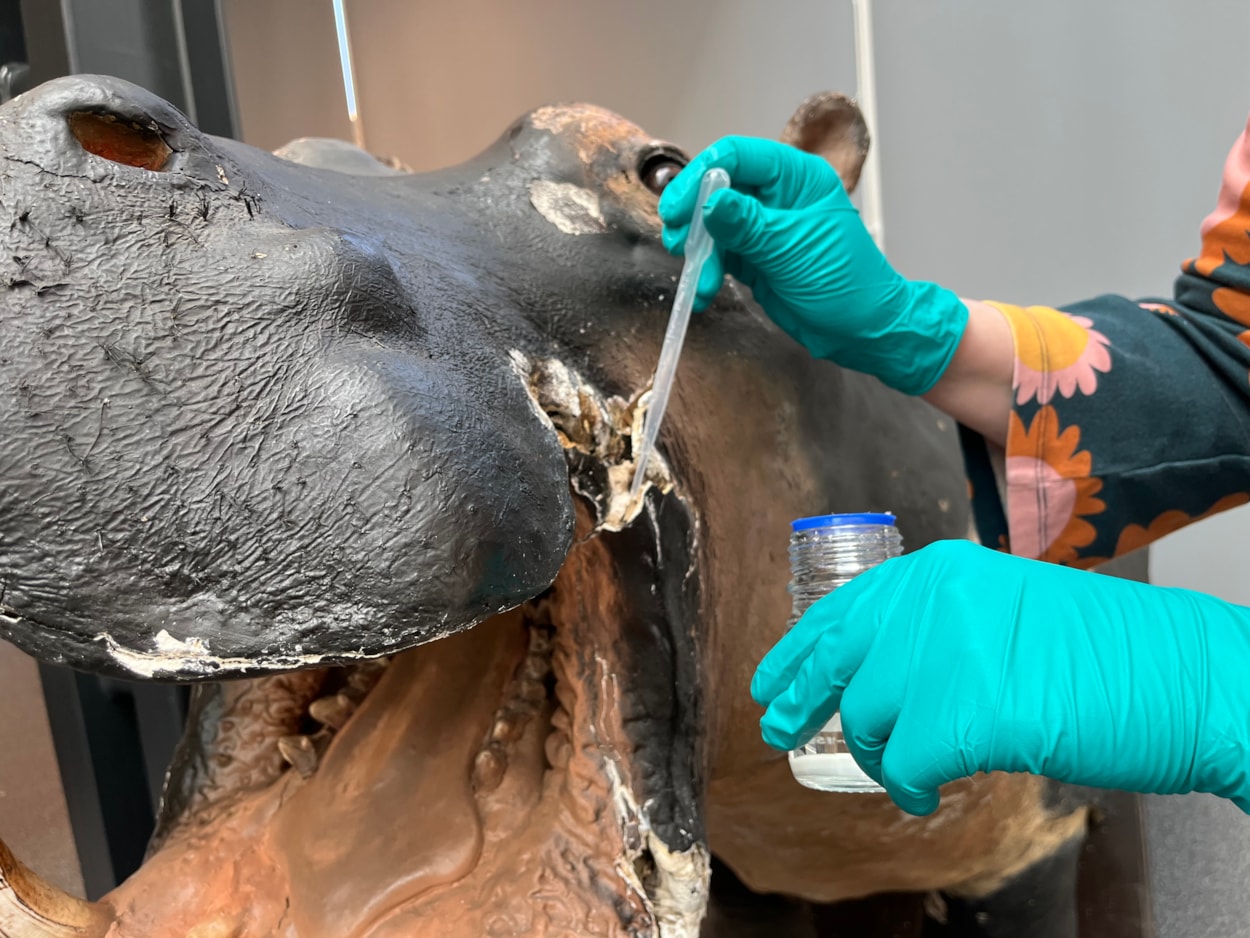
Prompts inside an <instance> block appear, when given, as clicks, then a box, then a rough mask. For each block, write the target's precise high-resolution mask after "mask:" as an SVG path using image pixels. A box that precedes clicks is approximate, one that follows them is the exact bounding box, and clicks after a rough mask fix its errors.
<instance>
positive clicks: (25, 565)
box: [0, 77, 572, 680]
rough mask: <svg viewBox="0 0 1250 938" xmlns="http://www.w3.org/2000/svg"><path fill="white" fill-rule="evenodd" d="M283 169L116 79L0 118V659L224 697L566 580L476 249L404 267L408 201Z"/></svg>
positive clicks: (540, 471)
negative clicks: (227, 683) (35, 659)
mask: <svg viewBox="0 0 1250 938" xmlns="http://www.w3.org/2000/svg"><path fill="white" fill-rule="evenodd" d="M295 169H298V168H293V167H292V164H290V163H286V162H284V161H282V160H279V159H277V158H276V157H274V156H272V155H270V154H266V153H262V152H260V151H257V150H254V149H252V148H250V147H246V146H243V145H241V144H237V143H233V142H231V141H225V140H220V139H217V138H212V137H209V136H206V135H204V134H201V133H200V132H199V131H197V130H195V129H194V128H193V127H191V126H190V125H189V124H188V122H187V121H186V119H185V118H184V117H183V116H182V115H181V114H179V113H178V111H177V110H176V109H175V108H173V107H172V106H171V105H169V104H168V103H166V102H164V101H162V100H161V99H159V98H157V97H155V96H153V95H151V94H149V93H147V92H145V91H143V90H142V89H139V88H137V87H135V86H133V85H129V84H127V83H125V82H121V81H118V80H114V79H107V78H94V77H75V78H67V79H62V80H60V81H57V82H53V83H50V84H48V85H45V86H42V87H41V88H39V89H37V90H35V91H32V92H30V93H28V94H26V95H23V96H21V97H19V98H16V99H14V100H13V101H11V102H9V103H8V104H6V105H4V106H3V107H0V241H3V250H2V251H0V427H3V429H4V443H3V445H2V446H0V636H2V637H4V638H7V639H10V640H12V641H13V642H15V643H16V644H18V645H19V646H21V647H23V648H25V649H26V650H28V651H30V652H32V653H34V654H36V655H38V656H39V657H41V658H43V659H44V660H51V661H61V662H65V663H68V664H71V665H74V666H78V667H84V668H88V669H91V670H96V671H101V672H106V673H114V674H120V675H124V676H132V677H134V676H138V677H159V678H180V679H188V680H195V679H215V678H221V677H225V676H231V675H238V674H247V673H258V672H263V671H270V670H275V669H290V668H293V667H303V666H311V665H315V664H329V663H334V662H344V661H349V660H353V659H355V658H360V657H368V656H374V655H381V654H387V653H390V652H391V651H395V650H398V649H400V648H404V647H409V646H411V645H415V644H419V643H421V642H424V641H429V640H432V639H435V638H439V637H442V636H444V635H446V634H449V633H451V632H455V631H459V630H462V629H465V628H468V627H470V626H472V625H473V624H474V623H476V622H478V621H480V620H481V619H483V618H485V617H487V616H489V615H492V614H494V613H497V612H499V611H501V610H502V609H506V608H510V607H512V606H514V605H517V604H519V603H521V602H524V601H525V600H527V599H529V598H531V597H532V596H534V595H535V594H537V593H539V592H541V591H542V590H543V589H544V588H546V587H547V586H548V585H549V584H550V583H551V581H552V580H553V579H554V578H555V575H556V573H557V571H558V570H559V567H560V565H561V563H562V561H563V558H564V556H565V553H566V552H567V550H568V546H569V543H570V541H571V530H572V506H571V502H570V495H569V488H568V470H567V466H566V462H565V457H564V452H563V450H562V449H561V447H560V444H559V441H558V440H557V438H556V435H555V434H554V432H553V431H552V429H551V427H550V424H549V423H546V422H544V420H543V419H542V415H541V414H538V413H536V412H535V409H534V405H533V402H532V400H531V399H530V397H529V396H528V393H527V390H526V388H525V386H524V384H523V382H522V381H521V380H520V379H519V378H518V376H517V375H516V372H515V366H514V364H513V363H512V361H511V359H510V358H509V355H508V351H509V348H508V346H509V341H510V340H509V338H508V336H507V334H506V330H503V331H502V332H501V330H498V329H496V330H495V331H494V332H493V333H488V332H487V331H486V330H485V329H484V328H483V327H482V326H481V324H480V323H481V318H482V313H481V310H482V309H483V308H484V307H486V306H488V305H490V304H492V303H497V302H499V298H498V296H492V295H487V294H486V293H483V292H482V291H483V289H485V286H483V282H482V279H481V278H480V277H479V276H477V275H476V274H474V273H473V271H472V270H469V269H468V268H467V267H466V265H465V264H464V263H462V262H461V261H460V260H458V259H457V256H455V254H454V252H455V250H459V249H458V248H457V247H456V245H457V244H458V243H459V242H458V241H457V238H461V239H463V238H465V237H468V235H467V234H465V232H469V233H471V232H472V231H473V229H472V227H471V226H470V225H467V224H466V223H464V222H463V221H457V220H456V219H454V218H453V219H451V220H449V221H446V222H445V223H444V227H443V228H442V237H440V238H439V239H438V240H437V245H434V242H433V239H432V238H431V240H430V241H425V240H422V238H424V236H425V235H424V231H421V230H419V234H420V237H415V238H414V239H413V240H411V241H410V242H408V243H404V244H392V243H388V242H386V241H385V240H384V239H379V238H377V237H370V236H369V235H368V232H369V229H370V223H371V222H373V221H374V220H375V219H376V217H377V215H378V214H379V213H380V212H381V211H384V210H385V209H384V206H385V205H386V204H388V200H391V199H392V198H393V193H391V192H387V193H383V194H382V195H379V196H378V199H379V201H378V203H377V204H376V205H370V204H363V203H362V202H361V199H360V195H359V193H358V192H357V190H355V189H353V186H354V185H355V183H353V182H352V180H351V179H350V178H349V177H346V176H341V175H340V174H325V176H326V178H321V177H312V176H310V175H309V171H304V172H303V174H302V175H298V176H296V175H291V174H292V173H293V172H295ZM331 175H333V176H335V177H336V179H338V180H342V182H336V181H335V180H333V179H329V178H328V177H329V176H331ZM259 180H264V182H263V183H262V182H260V181H259ZM394 184H395V185H404V186H411V187H414V188H413V190H412V192H413V193H415V195H414V196H413V197H412V198H411V200H410V201H413V202H415V203H416V204H418V205H424V204H426V203H422V202H421V201H420V197H421V192H422V191H423V190H422V189H421V187H422V185H423V184H422V182H421V180H420V178H419V177H407V178H404V179H402V180H397V181H396V182H395V183H394ZM335 185H337V186H339V188H337V189H336V188H334V186H335ZM428 204H429V206H430V207H429V209H428V211H427V212H426V214H427V215H430V217H433V214H434V212H435V210H436V205H435V203H434V202H432V201H431V202H429V203H428ZM430 224H433V223H432V222H431V223H430ZM448 252H452V253H450V254H449V253H448ZM475 291H476V292H475Z"/></svg>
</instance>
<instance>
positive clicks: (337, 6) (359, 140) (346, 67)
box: [331, 0, 365, 150]
mask: <svg viewBox="0 0 1250 938" xmlns="http://www.w3.org/2000/svg"><path fill="white" fill-rule="evenodd" d="M331 2H332V3H333V4H334V27H335V31H336V32H337V33H338V38H339V65H340V66H341V67H342V69H343V92H344V94H345V95H346V96H347V119H348V120H350V121H351V122H352V137H353V139H354V141H355V143H356V146H358V147H360V148H361V149H362V150H363V149H364V148H365V130H364V127H363V126H362V124H361V122H360V110H359V108H358V107H357V106H356V72H355V68H354V67H353V65H352V42H351V37H350V35H349V34H348V32H347V10H346V8H345V0H331Z"/></svg>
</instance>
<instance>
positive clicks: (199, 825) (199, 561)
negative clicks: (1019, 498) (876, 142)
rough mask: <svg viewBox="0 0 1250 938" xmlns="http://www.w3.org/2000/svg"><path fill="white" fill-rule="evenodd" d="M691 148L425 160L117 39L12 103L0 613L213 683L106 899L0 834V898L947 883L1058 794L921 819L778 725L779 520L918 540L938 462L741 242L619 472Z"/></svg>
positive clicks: (566, 134) (494, 917)
mask: <svg viewBox="0 0 1250 938" xmlns="http://www.w3.org/2000/svg"><path fill="white" fill-rule="evenodd" d="M784 139H786V140H787V141H788V142H790V143H792V144H793V145H795V146H801V147H803V148H805V149H809V150H813V151H817V152H821V153H824V154H825V155H826V156H827V158H829V159H830V160H831V162H833V163H834V165H835V166H836V167H837V168H838V169H839V171H840V172H841V173H842V174H843V178H844V179H846V180H847V182H848V185H853V184H854V181H855V178H856V177H857V175H858V172H859V167H860V164H861V162H862V159H863V156H864V153H865V152H866V149H867V135H866V133H865V132H864V128H863V124H862V121H861V119H860V118H859V114H858V111H857V110H856V109H855V108H854V105H853V104H851V103H850V102H849V101H847V100H846V99H845V98H842V97H840V96H836V95H822V96H817V97H814V98H813V99H810V100H809V101H808V102H806V103H805V104H804V105H803V106H802V107H800V109H799V110H798V111H797V112H796V113H795V115H794V116H793V118H792V119H791V121H790V123H789V124H788V125H787V127H786V129H785V132H784ZM685 159H686V157H685V156H684V155H683V154H682V152H681V151H680V150H679V149H677V148H676V147H674V146H672V145H670V144H667V143H664V142H661V141H657V140H654V139H652V138H651V137H650V136H649V135H647V134H646V133H645V132H644V131H643V130H642V129H640V128H638V127H636V126H634V125H633V124H631V123H629V122H628V121H626V120H624V119H622V118H620V117H617V116H616V115H614V114H611V113H608V112H606V111H603V110H600V109H598V108H595V107H590V106H570V107H550V108H543V109H540V110H537V111H535V112H533V113H531V114H529V115H527V116H525V117H523V118H522V119H520V120H519V121H517V122H516V123H515V124H514V125H513V126H512V127H511V128H509V129H508V130H507V131H506V132H505V133H504V135H503V136H502V137H501V138H500V140H499V142H498V143H497V144H495V145H494V146H492V147H491V148H490V149H488V150H487V151H486V152H485V153H483V154H482V155H480V156H478V157H476V158H475V159H473V160H470V161H469V162H467V163H465V164H463V165H460V166H456V167H452V168H448V169H445V170H442V171H439V172H432V173H428V174H422V175H413V174H409V173H405V172H402V171H400V170H399V169H396V168H395V167H393V166H388V165H384V164H382V163H380V162H378V161H375V160H373V159H372V158H371V157H369V156H368V155H367V154H364V153H363V152H361V151H356V150H353V149H352V148H349V147H346V146H345V145H342V144H334V143H331V142H326V141H316V140H303V141H299V142H297V143H295V144H292V145H291V146H290V147H288V148H287V149H286V150H285V151H281V152H280V153H279V154H277V155H274V154H270V153H265V152H261V151H259V150H256V149H253V148H250V147H247V146H244V145H242V144H238V143H234V142H230V141H226V140H221V139H216V138H212V137H208V136H206V135H204V134H201V133H200V132H199V131H197V130H196V129H194V128H193V127H192V126H191V125H190V124H188V122H187V121H186V119H185V118H183V117H182V116H181V115H180V114H179V113H178V112H177V111H175V110H174V109H173V108H172V107H171V106H170V105H168V104H167V103H165V102H164V101H162V100H160V99H158V98H156V97H154V96H152V95H150V94H148V93H146V92H144V91H142V90H141V89H138V88H136V87H134V86H131V85H129V84H126V83H124V82H120V81H116V80H111V79H105V78H93V77H76V78H72V79H63V80H59V81H56V82H52V83H50V84H47V85H44V86H42V87H40V88H37V89H35V90H33V91H31V92H29V93H27V94H25V95H23V96H21V97H19V98H17V99H15V100H14V101H12V102H10V103H8V104H6V105H4V106H3V108H0V211H2V212H3V219H2V220H0V221H2V222H3V224H0V232H2V234H0V238H2V239H3V242H4V250H3V252H2V253H0V290H2V291H3V300H2V301H0V426H3V428H4V442H3V445H2V446H0V635H3V637H4V638H6V639H8V640H10V641H12V642H14V643H15V644H17V645H18V646H19V647H21V648H23V649H24V650H26V651H27V652H29V653H30V654H32V655H34V656H36V657H37V658H39V659H41V660H43V661H47V662H53V663H58V664H64V665H69V666H72V667H75V668H80V669H85V670H89V671H94V672H98V673H101V674H111V675H118V676H122V677H126V678H139V679H148V678H150V679H157V680H173V681H186V682H195V683H197V684H198V686H197V687H196V688H195V691H194V695H193V707H192V718H191V721H190V725H189V727H188V730H187V733H186V736H185V737H184V739H183V741H182V744H181V746H180V748H179V751H178V754H177V756H176V758H175V761H174V764H173V766H172V767H171V770H170V773H169V778H168V783H167V786H166V791H165V794H164V799H163V807H162V812H161V817H160V818H159V823H158V830H157V834H156V836H155V838H154V840H153V843H152V845H151V849H150V851H149V855H148V858H147V860H146V862H145V864H144V866H143V867H142V868H141V869H140V870H139V871H138V872H137V873H136V874H135V875H133V876H132V877H131V878H130V879H129V880H128V881H127V882H125V883H123V884H122V885H121V886H120V887H118V888H117V889H116V890H114V891H113V892H112V893H110V894H109V895H107V896H105V897H104V898H103V899H102V900H101V901H99V902H95V903H90V904H88V903H83V902H80V901H77V900H74V899H72V898H70V897H68V896H66V895H63V894H60V893H58V892H56V891H55V890H54V889H52V888H51V887H49V886H47V885H46V884H44V883H42V882H41V881H40V880H39V879H38V878H37V877H36V876H35V875H34V874H33V873H31V872H30V871H29V870H27V869H26V868H25V867H23V866H22V865H21V864H20V863H19V862H18V861H17V860H16V859H15V858H13V857H12V856H11V855H10V854H9V853H8V852H7V851H5V850H3V848H2V846H0V935H5V936H10V938H13V936H21V938H25V936H34V935H43V936H47V935H51V936H92V938H95V936H105V935H107V936H109V938H165V936H170V938H172V936H179V938H182V936H193V938H265V936H282V938H296V936H298V938H366V936H367V938H392V936H480V935H489V936H510V935H547V936H573V935H602V936H668V938H677V936H694V935H698V934H700V930H701V929H702V933H703V934H715V935H731V934H736V932H735V931H734V925H733V923H732V922H729V921H725V920H723V919H722V920H721V923H720V924H719V925H718V924H716V923H715V922H714V921H713V919H712V918H711V917H708V916H706V913H707V907H708V896H709V880H710V879H711V871H712V868H713V864H714V863H715V865H716V868H717V870H721V869H723V870H725V871H726V872H725V874H724V875H726V876H730V875H731V872H730V871H732V876H733V877H735V878H736V879H737V880H740V881H741V882H742V883H744V884H745V885H746V886H747V887H749V888H750V889H751V890H754V891H756V892H759V893H779V894H784V895H785V896H789V897H795V898H796V899H799V900H804V901H807V902H814V903H827V902H834V901H838V900H842V899H847V898H851V897H858V896H865V895H870V894H873V893H881V892H887V891H941V892H944V893H945V894H946V895H948V896H974V897H975V896H983V895H989V894H992V893H993V892H994V891H995V890H996V889H999V888H1000V887H1001V885H1002V884H1003V883H1008V882H1011V881H1013V878H1014V877H1017V876H1018V875H1020V874H1021V872H1022V871H1025V870H1027V869H1029V868H1030V867H1032V866H1033V865H1035V864H1036V863H1038V862H1041V861H1044V860H1046V859H1047V858H1048V857H1051V856H1052V855H1054V854H1055V853H1056V852H1057V851H1059V850H1061V849H1064V848H1065V846H1066V845H1069V844H1071V843H1072V842H1073V841H1074V839H1076V838H1079V837H1080V836H1081V832H1082V830H1083V828H1084V825H1085V811H1084V810H1083V809H1081V808H1079V807H1077V808H1075V809H1073V808H1059V807H1057V806H1056V803H1055V802H1054V801H1053V799H1052V797H1051V794H1052V793H1051V792H1050V790H1049V788H1048V787H1047V785H1046V783H1044V782H1043V781H1042V780H1040V779H1036V778H1032V777H1028V776H997V775H996V776H982V777H978V778H976V779H973V780H969V781H964V782H960V783H956V784H953V785H951V786H950V787H949V788H948V789H947V790H946V791H945V793H944V799H943V807H942V808H941V810H939V812H938V813H937V814H936V815H934V816H932V817H930V818H924V819H918V818H911V817H909V816H906V815H904V814H902V813H900V812H899V811H898V810H896V809H895V808H894V807H892V805H891V804H890V803H889V801H888V799H886V798H885V797H884V796H878V795H846V796H837V795H827V794H819V793H815V792H810V791H807V790H805V789H802V788H800V787H799V786H798V785H797V784H796V783H795V782H794V781H793V779H792V778H791V776H790V771H789V767H788V764H787V761H786V759H785V757H784V755H782V754H779V753H776V752H773V751H772V750H770V749H768V748H767V747H766V746H765V745H764V744H763V742H762V741H761V740H760V737H759V733H758V730H757V725H756V724H757V720H758V718H759V715H760V714H759V710H758V708H757V707H756V706H755V704H754V703H753V702H752V701H751V699H750V697H749V695H748V693H747V687H748V683H749V679H750V675H751V673H752V671H753V668H754V666H755V663H756V662H757V661H758V660H759V659H760V657H761V656H762V655H763V654H764V652H765V651H766V650H767V649H768V648H769V647H770V646H771V645H772V644H773V643H774V642H775V641H776V640H777V638H778V637H779V636H780V634H781V632H782V630H783V628H784V625H785V622H786V617H787V612H788V596H787V593H786V588H785V587H786V582H787V579H788V566H787V556H786V541H787V536H788V527H787V525H788V522H789V521H790V520H791V519H793V518H795V517H799V516H802V515H809V514H816V513H822V512H828V511H854V510H872V509H892V510H894V511H895V512H897V513H898V516H899V523H900V527H901V529H902V532H903V536H904V538H905V542H906V544H907V546H908V547H910V548H916V547H919V546H921V545H923V544H925V543H927V542H930V541H932V540H935V539H937V538H943V537H963V536H967V535H968V531H969V512H968V507H967V504H966V501H967V499H966V483H965V480H964V476H963V472H962V463H961V460H960V455H959V448H958V442H957V439H956V430H955V428H954V427H953V426H952V425H950V424H949V423H948V422H947V421H945V420H943V419H942V418H941V417H940V416H939V415H938V414H937V413H936V412H935V411H933V410H931V409H929V408H928V407H927V406H926V405H924V404H923V403H920V402H917V401H914V400H909V399H904V398H903V397H901V396H899V395H896V394H894V393H893V392H891V391H889V390H887V389H885V388H884V387H883V386H881V385H880V384H878V383H876V382H875V381H873V380H871V379H869V378H865V377H862V376H858V375H855V374H850V373H846V372H844V371H841V370H839V369H838V368H837V367H835V366H834V365H832V364H829V363H826V362H820V361H815V360H813V359H811V358H810V357H809V356H808V355H807V354H806V353H805V352H804V351H803V350H802V349H801V348H800V347H798V346H797V345H796V344H794V343H793V342H792V341H790V340H789V339H788V338H787V337H786V336H785V335H784V334H782V333H781V332H780V331H779V330H777V329H776V328H775V327H773V326H772V325H771V324H770V323H769V321H768V320H767V319H766V317H765V316H764V315H763V314H762V313H761V312H760V311H759V309H758V308H757V307H756V306H755V305H753V303H752V302H751V300H750V297H749V294H748V293H747V292H746V291H745V290H743V289H742V288H740V287H739V286H738V285H736V284H734V283H732V282H730V283H729V284H727V286H726V289H725V290H724V291H722V293H721V295H720V297H719V298H718V300H717V301H716V303H715V305H714V306H713V307H712V308H711V309H710V310H709V311H707V312H706V313H705V314H702V315H700V316H697V317H696V318H695V320H694V322H693V324H692V326H691V329H690V334H689V337H688V339H687V345H686V349H685V351H684V354H683V358H682V362H681V367H680V369H679V372H678V378H677V383H676V387H675V391H674V395H673V399H672V403H671V406H670V409H669V413H668V416H667V418H666V421H665V424H664V428H663V431H662V434H661V438H660V446H659V453H658V455H657V457H656V458H655V459H653V460H652V462H651V468H650V470H649V477H648V485H647V486H646V487H645V488H644V490H643V492H642V494H641V495H640V497H639V498H638V499H637V500H636V501H631V500H630V499H629V497H628V487H629V480H630V476H631V474H632V468H633V465H632V462H631V455H632V449H631V441H632V440H633V439H635V438H636V436H637V434H638V432H639V428H640V425H641V420H642V416H643V414H644V413H645V410H646V407H647V403H648V395H647V393H646V392H647V386H648V382H649V380H650V375H651V373H652V370H653V369H654V366H655V362H656V358H657V355H658V351H659V345H660V341H661V338H662V335H663V331H664V326H665V323H666V320H667V314H668V311H669V307H670V304H671V301H672V296H673V290H674V286H675V281H676V278H677V275H678V272H679V269H680V267H679V264H680V262H679V261H678V260H677V259H674V258H672V257H670V256H669V255H668V254H667V253H666V252H665V251H664V250H663V248H662V246H661V245H660V241H659V222H658V219H657V217H656V201H657V194H658V193H659V191H660V190H661V189H662V188H663V186H664V185H665V184H666V183H667V181H668V180H669V179H671V178H672V177H673V175H675V173H676V172H677V171H678V170H679V168H680V167H681V165H682V164H683V163H684V161H685ZM0 833H2V832H0ZM772 933H773V934H787V933H789V932H787V931H786V930H785V929H784V928H781V927H780V926H778V927H777V928H775V929H774V930H773V932H772ZM799 933H800V932H795V934H799ZM801 933H803V934H806V932H801Z"/></svg>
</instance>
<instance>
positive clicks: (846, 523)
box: [790, 511, 896, 531]
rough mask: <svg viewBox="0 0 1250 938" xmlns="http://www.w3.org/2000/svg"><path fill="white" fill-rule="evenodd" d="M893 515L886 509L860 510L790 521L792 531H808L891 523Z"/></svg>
mask: <svg viewBox="0 0 1250 938" xmlns="http://www.w3.org/2000/svg"><path fill="white" fill-rule="evenodd" d="M895 520H896V519H895V517H894V515H892V514H890V513H889V512H888V511H882V512H861V513H858V514H850V515H816V516H814V517H811V518H798V519H796V520H794V521H791V522H790V529H791V530H792V531H810V530H811V529H812V528H844V527H851V526H852V525H861V524H880V525H891V526H892V525H893V524H894V522H895Z"/></svg>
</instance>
